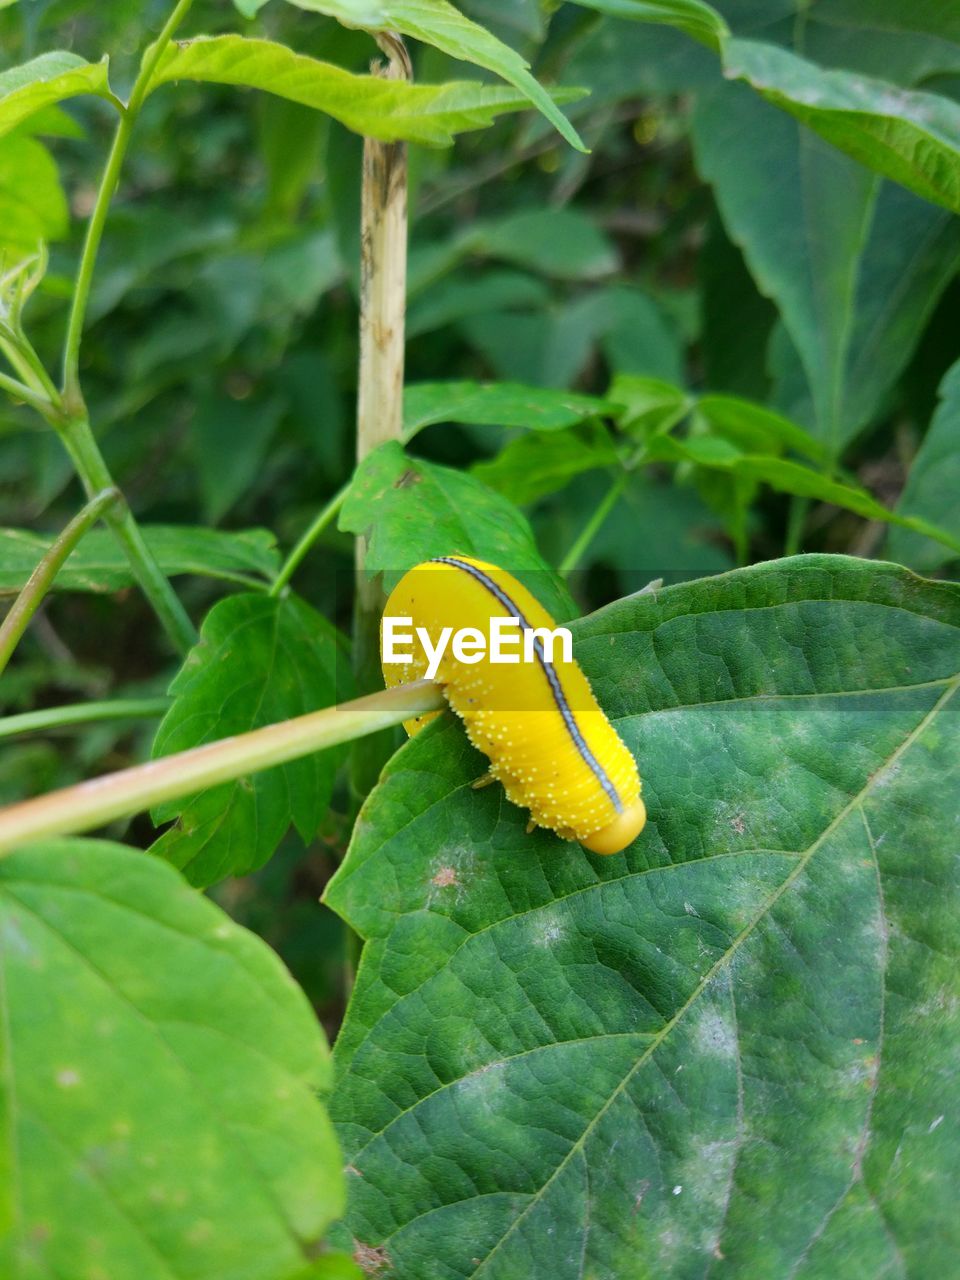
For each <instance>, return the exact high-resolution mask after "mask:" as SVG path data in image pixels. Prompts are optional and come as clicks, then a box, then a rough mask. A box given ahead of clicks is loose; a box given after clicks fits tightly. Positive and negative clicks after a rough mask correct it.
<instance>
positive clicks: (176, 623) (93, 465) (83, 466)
mask: <svg viewBox="0 0 960 1280" xmlns="http://www.w3.org/2000/svg"><path fill="white" fill-rule="evenodd" d="M60 438H61V439H62V441H63V443H64V446H65V447H66V450H67V452H68V453H69V454H70V457H71V459H72V460H73V465H74V467H75V468H76V470H77V474H78V475H79V476H80V479H81V480H82V481H83V486H84V488H85V489H86V491H87V496H88V497H90V498H92V497H93V496H94V494H96V493H98V492H99V491H100V490H101V489H112V488H115V487H116V486H115V485H114V483H113V477H112V476H111V475H110V472H109V470H108V469H107V464H106V463H105V462H104V460H103V454H102V453H101V452H100V449H99V446H98V445H97V442H96V440H95V439H94V436H93V432H92V431H91V430H90V423H89V422H88V421H87V420H86V418H76V419H74V420H73V421H71V422H69V423H67V425H66V426H65V427H64V428H63V430H62V431H61V433H60ZM104 520H105V522H106V523H107V525H109V527H110V529H111V531H112V532H113V535H114V537H115V538H116V539H117V541H118V542H119V543H120V545H121V546H122V547H123V549H124V551H125V552H126V554H127V559H128V560H129V561H130V567H131V569H132V570H133V573H134V576H135V578H136V579H137V582H138V583H139V584H140V587H141V589H142V591H143V593H144V595H145V596H146V597H147V599H148V600H149V601H150V603H151V605H153V608H154V611H155V612H156V615H157V617H158V618H159V619H160V622H161V623H162V624H163V627H164V630H165V631H166V633H167V635H168V636H169V637H170V640H171V643H172V644H173V646H174V648H175V649H176V650H177V651H178V652H179V653H186V652H187V650H188V649H189V648H190V647H191V646H192V645H193V644H194V643H195V642H196V639H197V633H196V631H195V630H194V626H193V623H192V622H191V621H190V618H189V617H188V615H187V612H186V610H185V609H184V607H183V605H182V604H181V603H180V601H179V599H178V598H177V595H176V592H175V591H174V590H173V587H171V585H170V583H169V582H168V581H167V579H166V578H165V577H164V575H163V572H162V570H161V569H160V566H159V565H158V564H157V562H156V560H155V559H154V557H153V553H152V552H151V550H150V548H149V547H148V546H147V544H146V542H145V541H144V538H143V534H142V533H141V532H140V527H139V525H138V524H137V522H136V521H135V520H134V518H133V516H132V514H131V512H130V508H129V507H128V506H127V504H126V501H125V500H124V499H123V498H122V496H121V499H120V501H118V502H117V504H116V505H115V506H113V507H111V508H109V509H108V510H107V511H106V512H105V513H104Z"/></svg>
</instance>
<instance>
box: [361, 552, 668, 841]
mask: <svg viewBox="0 0 960 1280" xmlns="http://www.w3.org/2000/svg"><path fill="white" fill-rule="evenodd" d="M511 618H512V619H517V624H514V625H513V630H514V631H515V633H516V637H515V638H516V646H515V647H516V650H517V652H518V655H519V660H513V659H511V660H510V661H511V665H503V664H502V663H495V662H492V661H491V660H490V655H489V653H486V654H483V655H482V656H477V651H478V649H479V646H478V645H477V644H476V643H475V639H476V637H475V636H474V639H473V640H471V639H469V638H468V639H467V640H466V641H465V642H463V641H461V646H460V649H461V651H460V655H459V656H457V654H455V653H453V652H451V648H450V646H449V644H448V643H447V642H448V641H449V639H450V636H451V634H456V633H460V636H461V637H463V636H465V635H466V634H467V633H466V632H465V630H464V629H465V628H469V629H471V632H470V634H471V635H472V634H473V632H474V631H475V632H476V633H479V635H481V636H487V635H490V634H491V631H492V629H494V628H498V629H502V631H505V630H506V629H507V628H509V627H510V626H511V624H510V623H509V622H508V621H506V620H508V619H511ZM417 628H419V629H420V630H419V632H418V631H417ZM555 629H556V624H555V623H554V621H553V619H552V618H551V617H550V615H549V614H548V613H547V611H546V610H545V609H544V608H543V606H542V605H541V604H540V603H539V601H537V600H536V598H535V597H534V596H533V595H531V593H530V592H529V591H528V590H527V589H526V588H525V587H524V586H523V585H522V583H520V582H518V581H517V580H516V579H515V578H513V577H512V576H511V575H510V574H509V573H507V572H506V571H505V570H503V569H498V568H497V567H496V565H492V564H486V563H485V562H484V561H482V560H474V559H472V558H470V557H469V556H462V555H451V556H439V557H438V558H437V559H435V560H429V561H427V562H426V563H425V564H421V565H417V567H416V568H414V569H411V570H410V571H409V572H408V573H407V574H405V575H404V577H403V578H401V580H400V581H399V582H398V583H397V585H396V587H395V588H394V590H393V591H392V593H391V595H390V598H389V600H388V601H387V604H386V608H385V609H384V625H383V627H382V628H381V658H382V659H384V661H383V673H384V679H385V681H386V683H387V686H388V687H393V686H395V685H400V684H406V683H408V682H410V681H412V680H420V679H423V677H424V676H425V675H427V674H432V677H433V678H434V679H435V680H436V682H437V683H438V684H439V685H440V686H441V687H442V688H443V691H444V693H445V695H446V698H447V701H448V702H449V704H450V706H451V707H452V708H453V710H454V711H455V712H456V713H457V715H458V716H460V718H461V719H462V720H463V722H464V724H465V725H466V730H467V736H468V737H469V739H470V741H471V742H472V743H473V745H474V746H475V747H477V748H479V750H481V751H483V752H484V753H485V754H486V755H487V756H489V758H490V774H489V780H490V781H493V780H498V781H500V782H501V783H502V784H503V788H504V791H505V792H506V795H507V798H508V799H509V800H511V801H512V802H513V803H514V804H516V805H519V806H521V807H522V808H525V809H529V810H530V816H531V826H534V825H535V826H540V827H548V828H550V829H551V830H552V831H556V832H557V834H558V835H560V836H562V837H563V838H564V839H566V840H579V841H580V843H581V844H583V845H585V846H586V848H588V849H590V850H592V851H593V852H594V853H603V854H609V853H619V851H620V850H621V849H624V848H626V846H627V845H628V844H630V842H631V841H632V840H634V839H635V838H636V837H637V836H638V835H639V833H640V832H641V830H642V829H643V826H644V823H645V822H646V809H645V807H644V804H643V800H642V799H641V798H640V778H639V775H638V773H637V766H636V762H635V761H634V759H633V756H632V755H631V754H630V752H629V751H628V750H627V748H626V747H625V746H624V744H623V742H622V741H621V740H620V738H619V736H618V735H617V732H616V730H615V729H614V728H613V725H611V723H610V721H609V720H608V719H607V717H606V716H605V715H604V713H603V712H602V711H601V709H600V707H599V706H598V704H597V701H596V699H595V698H594V696H593V693H592V691H591V689H590V685H589V683H588V682H587V678H586V676H585V675H584V674H583V672H582V671H581V670H580V667H579V666H578V665H577V663H576V662H575V661H574V659H573V656H572V654H565V655H561V656H560V657H557V655H556V646H555V645H554V646H552V648H551V651H550V652H549V653H548V652H547V644H546V639H545V633H546V632H554V631H555ZM502 631H501V633H502ZM401 633H404V634H402V635H401ZM401 640H402V641H403V642H405V643H404V646H403V647H404V649H405V653H404V655H403V657H402V658H400V659H399V660H398V658H397V656H396V654H397V651H398V649H399V647H400V645H399V644H397V643H395V641H401ZM471 645H472V649H471V651H470V653H469V656H467V654H468V649H470V646H471ZM441 648H442V653H441ZM524 649H525V650H526V653H527V655H528V657H529V660H528V661H524V660H523V650H524ZM388 650H389V652H388ZM428 653H429V656H428ZM388 658H389V660H387V659H388ZM431 666H432V667H433V671H432V673H431V672H430V668H431ZM438 714H439V712H432V713H430V714H429V715H425V716H421V717H419V718H418V719H416V720H410V721H407V723H406V725H405V728H406V730H407V732H408V733H409V734H411V735H413V734H415V733H418V732H419V731H420V729H422V728H423V726H424V725H425V724H426V723H427V721H428V720H432V719H433V717H434V716H435V715H438ZM486 780H487V779H484V780H481V784H482V781H486Z"/></svg>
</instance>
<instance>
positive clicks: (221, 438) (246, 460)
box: [191, 393, 285, 524]
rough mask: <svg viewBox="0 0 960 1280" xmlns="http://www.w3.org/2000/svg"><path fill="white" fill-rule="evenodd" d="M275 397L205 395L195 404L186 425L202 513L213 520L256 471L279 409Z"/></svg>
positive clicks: (281, 408)
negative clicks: (198, 484)
mask: <svg viewBox="0 0 960 1280" xmlns="http://www.w3.org/2000/svg"><path fill="white" fill-rule="evenodd" d="M284 407H285V405H284V401H283V400H282V398H281V397H279V396H273V397H271V398H270V399H269V400H258V399H254V398H251V399H249V400H231V399H229V398H228V397H226V396H223V395H220V394H216V393H214V394H211V395H209V396H207V397H205V399H203V400H201V402H200V403H199V404H198V405H197V411H196V414H195V415H194V418H193V422H192V423H191V429H192V433H193V440H194V448H195V452H196V460H197V470H198V474H199V477H200V489H201V492H202V493H203V504H204V510H205V512H206V517H207V519H208V520H209V521H210V523H211V524H216V523H217V521H218V520H220V519H221V518H222V517H223V516H224V515H225V514H226V512H227V511H229V510H230V508H231V507H232V506H233V504H234V503H235V502H236V501H237V499H238V498H240V497H242V496H243V494H245V493H246V492H247V490H248V489H249V488H250V486H251V484H253V482H254V480H255V479H256V478H257V476H258V475H259V474H260V472H261V470H262V467H263V462H264V459H265V457H266V453H267V449H268V447H269V444H270V440H271V438H272V437H273V434H274V432H275V431H276V429H277V424H278V423H279V421H280V418H281V417H282V416H283V412H284Z"/></svg>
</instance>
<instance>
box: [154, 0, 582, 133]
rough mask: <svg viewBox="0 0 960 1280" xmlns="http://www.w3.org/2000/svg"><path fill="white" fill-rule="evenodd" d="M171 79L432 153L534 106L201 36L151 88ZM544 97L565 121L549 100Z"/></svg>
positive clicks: (161, 69) (493, 89)
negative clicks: (312, 113)
mask: <svg viewBox="0 0 960 1280" xmlns="http://www.w3.org/2000/svg"><path fill="white" fill-rule="evenodd" d="M303 7H304V8H311V7H312V6H311V5H304V6H303ZM465 21H466V19H464V22H465ZM491 38H492V37H491ZM528 78H529V77H528ZM171 80H203V81H208V82H212V83H215V84H238V85H246V86H249V87H250V88H254V89H263V90H266V92H268V93H274V94H277V95H278V96H279V97H281V98H287V99H289V100H290V101H291V102H299V103H302V104H303V105H304V106H308V107H313V108H314V109H315V110H317V111H325V112H326V113H327V114H328V115H331V116H333V117H334V119H335V120H339V121H340V123H341V124H344V125H346V127H347V128H348V129H352V130H354V132H355V133H362V134H365V135H367V136H369V137H373V138H380V139H382V140H383V141H387V142H393V141H395V140H397V139H402V140H405V141H408V142H422V143H425V144H427V145H429V146H449V145H450V143H452V142H453V137H454V134H456V133H462V132H463V131H464V130H467V129H481V128H483V127H484V126H485V125H488V124H490V123H491V122H492V121H493V120H494V119H495V118H496V117H497V116H498V115H501V114H502V113H503V112H505V111H521V110H523V109H525V108H526V107H527V106H528V105H529V95H528V94H526V93H525V92H521V93H519V94H518V93H513V92H511V91H510V90H509V89H504V88H500V87H497V86H491V85H482V84H478V83H476V82H473V81H452V82H451V83H449V84H442V85H429V84H406V83H405V82H401V81H397V80H383V79H380V78H378V77H376V76H358V75H354V74H353V73H352V72H350V71H345V70H344V69H343V68H342V67H337V66H334V65H333V64H332V63H329V62H320V61H318V60H317V59H316V58H308V57H306V55H304V54H300V53H294V52H293V50H292V49H288V48H287V47H286V46H285V45H282V44H276V43H274V42H273V41H272V40H255V39H248V38H246V37H245V36H238V35H225V36H198V37H196V38H195V39H193V40H184V41H181V42H180V43H178V44H172V45H170V47H169V48H168V50H167V52H166V53H165V54H163V55H162V57H161V59H160V62H159V64H158V66H157V69H156V71H155V73H154V77H153V80H152V81H151V88H156V87H157V86H158V85H161V84H164V83H166V82H168V81H171ZM540 92H541V94H542V95H543V98H544V99H545V101H546V102H548V103H549V104H550V109H551V111H553V112H554V113H555V114H556V115H558V116H559V115H560V113H559V111H557V109H556V107H554V106H553V103H552V101H551V99H550V98H549V96H548V95H547V94H546V93H545V92H544V91H543V90H541V91H540ZM570 92H571V93H573V91H570ZM560 96H561V97H568V96H569V94H561V95H560ZM573 96H579V94H578V93H573ZM560 118H561V119H563V118H564V117H562V116H561V117H560Z"/></svg>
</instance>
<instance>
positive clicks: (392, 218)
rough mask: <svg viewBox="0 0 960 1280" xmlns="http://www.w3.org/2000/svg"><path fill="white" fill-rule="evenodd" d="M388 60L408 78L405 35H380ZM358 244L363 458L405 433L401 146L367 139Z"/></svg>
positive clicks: (390, 68)
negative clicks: (403, 38) (403, 39)
mask: <svg viewBox="0 0 960 1280" xmlns="http://www.w3.org/2000/svg"><path fill="white" fill-rule="evenodd" d="M377 38H378V41H379V43H380V45H381V48H382V49H383V50H384V51H385V52H386V53H387V55H388V58H389V60H388V62H387V63H386V64H385V65H383V66H380V67H377V68H374V74H375V75H377V76H380V77H382V78H383V79H385V80H410V79H412V71H411V67H410V59H409V56H408V54H407V50H406V47H405V46H404V43H403V41H402V40H401V39H400V37H399V36H395V35H393V34H392V33H382V34H381V35H379V36H378V37H377ZM360 243H361V246H362V249H361V259H360V275H361V280H360V374H359V379H358V384H357V461H358V462H362V461H363V459H364V458H365V457H366V456H367V454H368V453H370V452H371V451H372V450H374V449H375V448H376V447H377V446H378V445H380V444H383V443H385V442H386V441H388V440H399V439H400V437H401V434H402V432H403V356H404V313H405V311H406V304H407V148H406V145H405V144H404V143H402V142H378V141H377V140H376V139H374V138H365V139H364V141H363V187H362V193H361V236H360Z"/></svg>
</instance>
